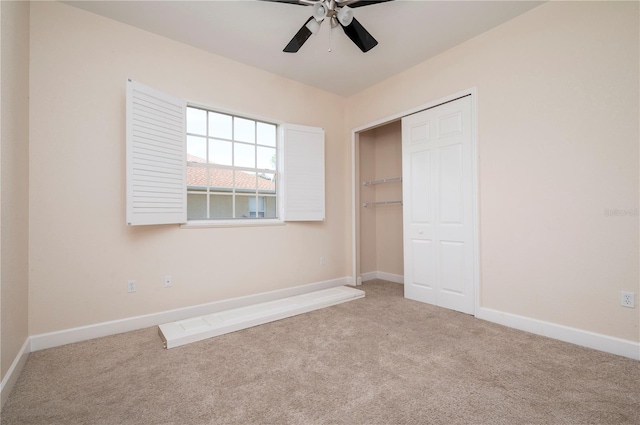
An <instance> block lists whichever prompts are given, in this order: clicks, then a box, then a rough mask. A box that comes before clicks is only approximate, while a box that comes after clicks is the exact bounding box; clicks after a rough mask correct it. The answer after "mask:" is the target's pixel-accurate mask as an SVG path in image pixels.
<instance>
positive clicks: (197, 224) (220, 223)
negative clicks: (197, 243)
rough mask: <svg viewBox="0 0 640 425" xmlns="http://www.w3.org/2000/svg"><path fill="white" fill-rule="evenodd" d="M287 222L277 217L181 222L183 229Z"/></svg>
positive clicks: (256, 225)
mask: <svg viewBox="0 0 640 425" xmlns="http://www.w3.org/2000/svg"><path fill="white" fill-rule="evenodd" d="M284 224H285V222H284V221H282V220H280V219H277V218H273V219H271V218H267V219H246V220H243V219H236V220H191V221H188V222H187V223H186V224H181V225H180V228H181V229H201V228H206V227H264V226H284Z"/></svg>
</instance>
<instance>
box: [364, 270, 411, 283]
mask: <svg viewBox="0 0 640 425" xmlns="http://www.w3.org/2000/svg"><path fill="white" fill-rule="evenodd" d="M360 277H361V278H362V281H363V282H366V281H367V280H373V279H382V280H388V281H389V282H394V283H402V284H404V276H402V275H399V274H392V273H387V272H378V271H376V272H368V273H362V274H361V275H360Z"/></svg>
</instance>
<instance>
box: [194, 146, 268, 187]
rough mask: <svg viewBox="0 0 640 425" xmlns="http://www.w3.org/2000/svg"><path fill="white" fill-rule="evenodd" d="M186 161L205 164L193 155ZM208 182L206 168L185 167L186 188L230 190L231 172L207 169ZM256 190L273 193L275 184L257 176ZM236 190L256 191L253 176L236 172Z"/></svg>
mask: <svg viewBox="0 0 640 425" xmlns="http://www.w3.org/2000/svg"><path fill="white" fill-rule="evenodd" d="M187 161H189V162H199V163H206V161H205V160H204V159H203V158H199V157H197V156H194V155H187ZM208 169H209V181H207V168H206V167H187V187H192V186H197V187H207V186H209V187H213V188H219V189H227V190H231V188H232V187H234V184H233V170H229V169H226V168H211V167H209V168H208ZM257 182H258V190H259V191H272V192H273V191H275V190H276V184H275V182H274V181H271V180H268V179H265V178H264V177H260V176H258V179H257ZM235 188H236V189H250V190H255V189H256V177H255V175H254V174H250V173H245V172H242V171H240V172H238V173H236V182H235Z"/></svg>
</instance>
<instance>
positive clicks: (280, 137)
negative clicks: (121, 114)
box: [126, 79, 325, 228]
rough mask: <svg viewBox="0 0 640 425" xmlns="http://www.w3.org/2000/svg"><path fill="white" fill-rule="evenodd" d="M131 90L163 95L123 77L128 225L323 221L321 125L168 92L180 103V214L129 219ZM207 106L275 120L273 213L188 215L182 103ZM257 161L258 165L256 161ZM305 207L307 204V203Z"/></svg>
mask: <svg viewBox="0 0 640 425" xmlns="http://www.w3.org/2000/svg"><path fill="white" fill-rule="evenodd" d="M134 89H140V90H149V91H151V92H153V93H155V94H157V95H163V96H167V97H168V98H172V97H171V96H169V95H165V94H163V93H162V92H160V91H158V90H155V89H152V88H149V87H146V86H144V85H142V84H140V83H137V82H135V81H132V80H130V79H129V80H127V102H126V103H127V137H126V142H127V176H126V179H127V202H126V204H127V205H126V213H127V214H126V216H127V224H128V225H132V226H133V225H141V224H180V225H181V227H182V228H202V227H244V226H272V225H284V224H285V223H286V222H289V221H324V220H325V206H324V204H325V181H324V179H325V165H324V137H325V136H324V129H322V128H317V127H308V126H301V125H296V124H287V123H284V122H282V121H279V120H274V119H270V118H265V117H257V116H251V115H248V114H245V113H241V112H237V111H232V110H227V109H224V108H219V107H216V106H214V105H203V104H200V103H197V102H189V101H184V100H181V99H179V98H175V97H173V99H174V100H175V101H176V102H179V103H180V104H182V105H184V106H183V107H184V116H185V125H184V137H183V146H182V150H183V152H184V157H183V161H182V164H183V166H184V177H183V179H182V181H183V182H184V197H183V202H184V216H183V218H175V219H174V220H173V221H171V220H166V221H163V222H162V223H154V222H134V221H131V220H129V218H130V216H131V211H132V210H133V206H134V205H135V204H136V201H138V202H139V200H137V199H136V197H135V192H134V191H132V190H130V187H132V183H131V182H132V181H133V171H132V170H133V167H131V166H130V164H131V163H132V152H133V148H132V146H131V141H132V140H133V137H132V134H133V131H132V129H133V127H135V126H134V125H132V122H133V120H132V116H131V114H130V109H131V104H132V99H131V96H130V93H131V92H132V91H133V90H134ZM187 105H188V106H193V107H195V108H200V109H206V110H210V111H214V112H220V113H224V114H229V115H234V116H238V117H246V118H248V119H252V120H255V121H260V122H266V123H271V124H275V125H276V126H277V133H276V153H277V161H278V162H277V165H276V168H277V170H276V182H277V185H278V186H277V188H276V196H277V201H276V202H277V205H278V207H277V208H278V218H260V219H256V218H249V219H242V218H234V219H228V220H226V219H212V220H192V221H188V220H187V214H186V207H187V205H186V203H187V183H186V164H187V149H186V147H187V145H186V139H187V132H186V107H187ZM256 165H257V164H256ZM162 187H163V185H162V184H159V185H158V188H157V189H156V190H158V191H161V190H162ZM307 206H308V208H307Z"/></svg>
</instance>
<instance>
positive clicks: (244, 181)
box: [235, 171, 257, 195]
mask: <svg viewBox="0 0 640 425" xmlns="http://www.w3.org/2000/svg"><path fill="white" fill-rule="evenodd" d="M235 173H236V174H235V177H236V180H235V188H236V192H238V193H253V194H254V195H255V193H256V191H257V181H256V174H255V173H248V172H246V171H236V172H235Z"/></svg>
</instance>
